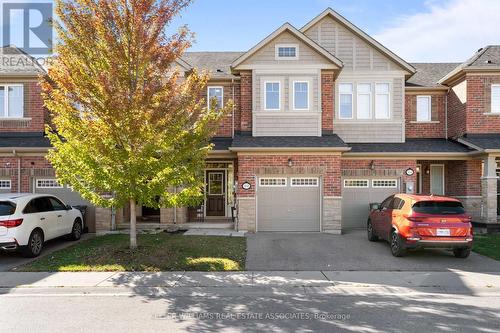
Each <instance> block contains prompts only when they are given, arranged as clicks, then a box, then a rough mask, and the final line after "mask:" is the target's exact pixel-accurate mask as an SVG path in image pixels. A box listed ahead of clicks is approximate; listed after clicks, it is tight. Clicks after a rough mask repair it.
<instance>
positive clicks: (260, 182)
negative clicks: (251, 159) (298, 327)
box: [259, 177, 288, 187]
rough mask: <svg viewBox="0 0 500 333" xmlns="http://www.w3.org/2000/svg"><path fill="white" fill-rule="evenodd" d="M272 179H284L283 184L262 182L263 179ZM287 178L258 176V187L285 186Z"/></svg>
mask: <svg viewBox="0 0 500 333" xmlns="http://www.w3.org/2000/svg"><path fill="white" fill-rule="evenodd" d="M274 179H282V180H284V183H283V184H262V181H263V180H274ZM287 184H288V182H287V179H286V178H285V177H261V178H259V187H287Z"/></svg>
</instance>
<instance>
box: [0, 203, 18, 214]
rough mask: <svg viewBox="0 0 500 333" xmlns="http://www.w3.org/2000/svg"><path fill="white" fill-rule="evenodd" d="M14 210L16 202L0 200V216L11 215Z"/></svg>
mask: <svg viewBox="0 0 500 333" xmlns="http://www.w3.org/2000/svg"><path fill="white" fill-rule="evenodd" d="M15 211H16V204H15V203H13V202H10V201H0V216H7V215H12V214H14V212H15Z"/></svg>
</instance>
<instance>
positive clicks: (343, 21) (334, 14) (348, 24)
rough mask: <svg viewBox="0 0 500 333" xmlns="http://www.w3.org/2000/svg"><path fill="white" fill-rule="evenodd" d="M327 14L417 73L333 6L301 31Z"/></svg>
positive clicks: (409, 70) (302, 29)
mask: <svg viewBox="0 0 500 333" xmlns="http://www.w3.org/2000/svg"><path fill="white" fill-rule="evenodd" d="M326 16H332V17H333V18H334V19H335V20H336V21H338V22H340V23H341V24H343V25H344V26H345V27H347V28H348V29H349V30H351V31H352V32H354V33H355V34H356V35H358V36H359V37H360V38H361V39H363V40H364V41H365V42H367V43H368V44H369V45H371V46H373V47H374V48H376V49H377V50H378V51H380V52H382V53H383V54H385V55H386V56H388V57H389V58H391V59H392V60H393V61H394V62H396V63H397V64H399V65H400V66H401V67H402V68H404V69H405V70H407V71H408V72H410V74H414V73H415V68H414V67H413V66H412V65H410V64H409V63H407V62H406V61H404V60H403V59H402V58H400V57H399V56H397V55H396V54H395V53H394V52H392V51H391V50H389V49H388V48H386V47H385V46H383V45H382V44H380V43H379V42H377V41H376V40H375V39H374V38H372V37H370V36H369V35H368V34H367V33H365V32H364V31H363V30H361V29H360V28H358V27H357V26H355V25H354V24H352V23H351V22H350V21H349V20H347V19H346V18H345V17H343V16H342V15H340V14H339V13H337V12H336V11H334V10H333V9H332V8H330V7H328V8H327V9H325V10H324V11H323V12H322V13H321V14H319V15H318V16H316V17H315V18H313V19H312V20H311V21H309V23H307V24H306V25H304V26H303V27H302V28H301V29H300V31H302V32H306V31H307V30H309V29H310V28H311V27H312V26H314V25H315V24H316V23H318V22H319V21H321V20H322V19H323V18H324V17H326Z"/></svg>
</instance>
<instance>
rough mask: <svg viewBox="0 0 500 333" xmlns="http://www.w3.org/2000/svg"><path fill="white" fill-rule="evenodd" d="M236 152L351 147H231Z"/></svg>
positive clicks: (338, 149)
mask: <svg viewBox="0 0 500 333" xmlns="http://www.w3.org/2000/svg"><path fill="white" fill-rule="evenodd" d="M229 150H230V151H234V152H280V151H283V152H339V153H342V152H346V151H350V150H351V147H229Z"/></svg>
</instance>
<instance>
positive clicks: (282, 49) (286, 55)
mask: <svg viewBox="0 0 500 333" xmlns="http://www.w3.org/2000/svg"><path fill="white" fill-rule="evenodd" d="M298 51H299V46H298V45H295V44H278V45H276V59H280V60H287V59H290V60H293V59H298V58H299V52H298Z"/></svg>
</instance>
